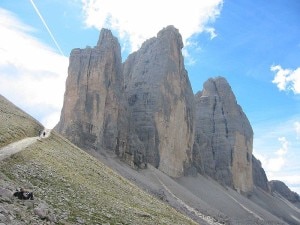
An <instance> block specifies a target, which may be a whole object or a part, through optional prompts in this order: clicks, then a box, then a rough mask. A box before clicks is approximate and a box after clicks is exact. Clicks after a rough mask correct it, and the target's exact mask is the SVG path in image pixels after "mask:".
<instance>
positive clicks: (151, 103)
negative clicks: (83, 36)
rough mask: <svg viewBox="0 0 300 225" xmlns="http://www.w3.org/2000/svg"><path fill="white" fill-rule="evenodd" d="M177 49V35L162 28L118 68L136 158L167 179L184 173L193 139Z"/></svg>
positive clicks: (179, 42)
mask: <svg viewBox="0 0 300 225" xmlns="http://www.w3.org/2000/svg"><path fill="white" fill-rule="evenodd" d="M182 48H183V43H182V38H181V35H180V34H179V32H178V30H177V29H176V28H174V27H173V26H168V27H166V28H164V29H163V30H161V31H160V32H159V33H158V35H157V37H155V38H152V39H149V40H147V41H146V42H145V43H143V45H142V47H141V49H140V50H138V51H137V52H135V53H133V54H131V55H129V57H128V58H127V60H126V61H125V63H124V66H123V68H124V69H123V73H124V79H125V92H126V95H127V99H128V108H129V113H130V118H129V121H130V130H131V131H134V132H135V133H136V134H137V135H138V138H139V140H140V141H141V142H142V143H143V146H144V151H145V152H139V154H141V155H143V157H142V158H141V159H143V160H145V162H146V163H150V164H152V165H153V166H155V167H156V168H159V169H160V170H161V171H163V172H165V173H166V174H168V175H170V176H172V177H178V176H181V175H183V174H184V171H185V170H186V169H188V168H189V165H190V164H191V163H190V162H191V154H192V147H193V140H194V124H193V123H194V108H193V100H194V96H193V92H192V88H191V85H190V81H189V78H188V75H187V71H186V70H185V67H184V62H183V56H182V53H181V49H182Z"/></svg>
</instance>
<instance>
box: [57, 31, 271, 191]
mask: <svg viewBox="0 0 300 225" xmlns="http://www.w3.org/2000/svg"><path fill="white" fill-rule="evenodd" d="M182 47H183V43H182V38H181V35H180V33H179V31H178V30H177V29H176V28H175V27H173V26H168V27H166V28H164V29H162V30H161V31H159V32H158V34H157V37H153V38H151V39H149V40H147V41H145V42H144V43H143V45H142V46H141V48H140V49H139V50H138V51H136V52H134V53H132V54H130V55H129V56H128V58H127V59H126V60H125V62H124V63H122V62H121V61H122V60H121V52H120V45H119V43H118V40H117V38H115V37H114V36H113V35H112V33H111V32H110V31H109V30H107V29H102V30H101V33H100V37H99V41H98V43H97V46H95V47H94V48H90V47H89V48H86V49H74V50H73V51H72V53H71V56H70V64H69V72H68V78H67V82H66V92H65V98H64V106H63V109H62V113H61V119H60V121H59V123H58V124H57V126H56V128H55V129H56V130H57V131H58V132H59V133H61V134H62V135H63V136H65V137H66V138H68V139H69V140H71V141H72V142H73V143H74V144H76V145H78V146H80V147H82V148H83V149H85V150H93V151H96V152H99V153H101V152H102V153H103V152H107V151H109V152H114V153H115V154H116V155H118V156H119V157H120V158H121V159H122V160H123V161H125V162H126V163H127V164H129V165H130V166H131V167H134V168H142V169H143V168H147V165H148V164H151V165H153V166H154V167H155V168H158V169H159V170H161V171H163V172H164V173H166V174H167V175H169V176H171V177H174V178H176V177H181V176H185V175H196V174H197V173H200V174H203V175H205V176H210V177H212V178H213V179H215V180H217V181H218V182H219V183H220V184H222V185H224V186H229V187H232V188H234V189H236V190H238V191H241V192H251V191H252V190H253V187H254V186H259V187H261V188H262V189H263V190H265V191H268V190H269V189H268V184H267V178H266V176H265V173H264V171H263V168H262V167H261V165H260V163H259V162H257V160H256V159H255V158H254V157H253V156H252V148H253V147H252V145H253V143H252V142H253V131H252V127H251V125H250V123H249V121H248V119H247V117H246V115H245V113H244V112H243V110H242V108H241V106H239V105H238V103H237V101H236V98H235V95H234V93H233V92H232V90H231V87H230V85H229V84H228V82H227V81H226V79H225V78H223V77H217V78H214V79H209V80H208V81H207V82H205V84H204V87H203V90H202V91H200V92H198V93H197V94H196V95H193V92H192V88H191V85H190V81H189V78H188V74H187V71H186V69H185V67H184V60H183V56H182V52H181V50H182Z"/></svg>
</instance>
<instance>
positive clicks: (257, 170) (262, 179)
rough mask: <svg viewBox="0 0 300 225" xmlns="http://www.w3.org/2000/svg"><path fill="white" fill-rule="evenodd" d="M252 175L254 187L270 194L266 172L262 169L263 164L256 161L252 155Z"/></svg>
mask: <svg viewBox="0 0 300 225" xmlns="http://www.w3.org/2000/svg"><path fill="white" fill-rule="evenodd" d="M252 174H253V183H254V185H255V186H257V187H259V188H261V189H263V190H264V191H266V192H269V191H270V187H269V184H268V178H267V175H266V173H265V170H264V169H263V168H262V166H261V162H260V161H259V160H258V159H256V158H255V156H254V155H252Z"/></svg>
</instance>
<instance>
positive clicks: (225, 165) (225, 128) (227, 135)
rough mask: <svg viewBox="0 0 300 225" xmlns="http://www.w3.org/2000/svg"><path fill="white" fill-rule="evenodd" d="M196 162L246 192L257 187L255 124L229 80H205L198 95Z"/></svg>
mask: <svg viewBox="0 0 300 225" xmlns="http://www.w3.org/2000/svg"><path fill="white" fill-rule="evenodd" d="M195 106H196V116H195V121H196V125H195V126H196V128H195V130H196V131H195V132H196V133H195V144H194V151H193V155H194V164H195V166H196V167H197V169H198V171H199V172H202V173H205V174H208V175H209V176H211V177H213V178H215V179H216V180H217V181H219V182H220V183H222V184H224V185H229V186H232V187H234V188H236V189H237V190H240V191H242V192H248V191H251V190H252V189H253V178H252V145H253V131H252V128H251V125H250V123H249V121H248V119H247V117H246V115H245V114H244V112H243V111H242V109H241V107H240V106H239V105H238V104H237V102H236V98H235V96H234V94H233V92H232V90H231V87H230V85H229V84H228V82H227V81H226V80H225V79H224V78H222V77H218V78H215V79H209V80H208V81H206V82H205V84H204V87H203V90H202V91H201V92H198V93H197V94H196V95H195Z"/></svg>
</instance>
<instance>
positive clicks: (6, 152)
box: [0, 130, 50, 161]
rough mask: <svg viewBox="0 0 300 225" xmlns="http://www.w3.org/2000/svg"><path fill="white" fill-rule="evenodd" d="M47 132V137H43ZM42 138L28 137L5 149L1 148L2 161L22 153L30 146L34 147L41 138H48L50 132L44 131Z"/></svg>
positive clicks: (0, 156) (0, 157)
mask: <svg viewBox="0 0 300 225" xmlns="http://www.w3.org/2000/svg"><path fill="white" fill-rule="evenodd" d="M44 132H45V135H43V134H44ZM41 134H42V135H41V137H28V138H24V139H22V140H20V141H16V142H13V143H11V144H9V145H7V146H5V147H3V148H0V161H1V160H3V159H5V158H8V157H10V156H11V155H13V154H15V153H17V152H19V151H22V150H23V149H25V148H26V147H28V146H29V145H32V144H33V143H35V142H36V141H37V140H39V139H41V138H47V137H49V135H50V130H44V131H43V132H42V133H41Z"/></svg>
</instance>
